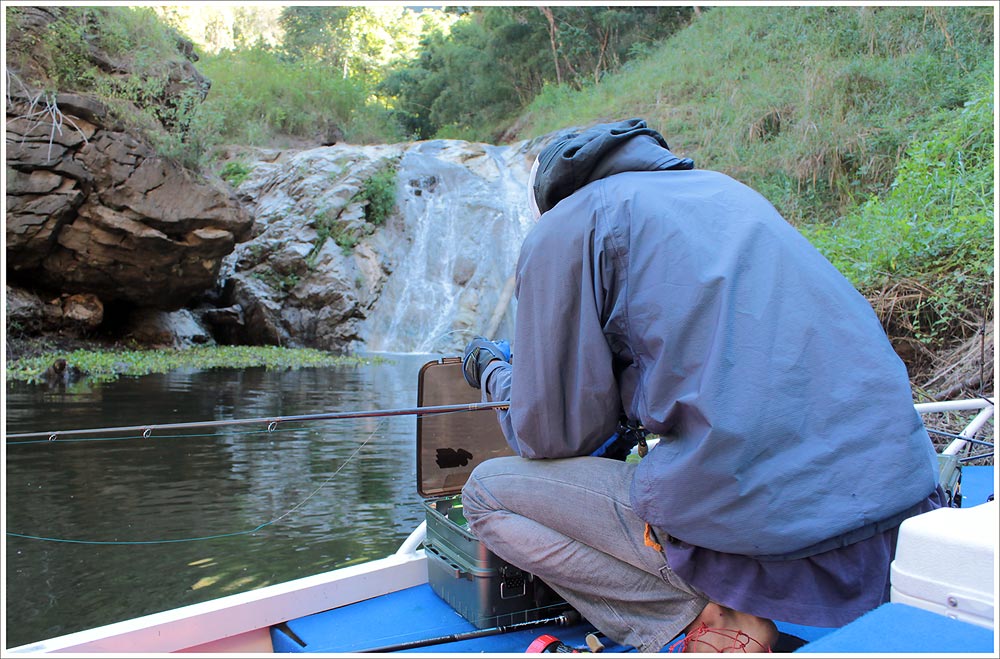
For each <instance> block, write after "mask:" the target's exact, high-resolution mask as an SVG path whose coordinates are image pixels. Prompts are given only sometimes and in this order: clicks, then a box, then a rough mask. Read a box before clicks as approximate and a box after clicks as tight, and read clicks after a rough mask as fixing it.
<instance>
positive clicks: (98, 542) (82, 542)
mask: <svg viewBox="0 0 1000 659" xmlns="http://www.w3.org/2000/svg"><path fill="white" fill-rule="evenodd" d="M384 424H385V419H379V422H378V425H376V426H375V429H374V430H372V432H371V433H370V434H369V435H368V437H367V438H365V440H364V441H363V442H361V444H359V445H358V447H357V448H355V449H354V451H353V452H352V453H351V455H350V456H348V458H347V460H345V461H344V462H343V463H341V465H340V466H339V467H337V470H336V471H334V472H333V473H332V474H330V475H329V476H328V477H327V478H326V479H325V480H324V481H323V482H322V483H320V484H319V485H318V486H317V487H316V488H315V489H313V491H312V492H310V493H309V494H308V495H306V497H305V498H304V499H302V501H299V502H298V503H297V504H295V505H294V506H292V507H291V508H289V509H288V510H286V511H285V512H284V513H282V514H281V515H279V516H278V517H275V518H274V519H272V520H270V521H267V522H264V523H263V524H260V525H259V526H257V527H255V528H252V529H249V530H245V531H232V532H230V533H217V534H214V535H205V536H197V537H192V538H174V539H170V540H73V539H70V538H50V537H45V536H39V535H29V534H26V533H14V532H12V531H7V532H6V534H7V535H8V536H11V537H14V538H24V539H26V540H41V541H45V542H60V543H69V544H79V545H164V544H171V543H178V542H197V541H200V540H215V539H218V538H230V537H233V536H239V535H250V534H253V533H256V532H257V531H260V530H261V529H263V528H265V527H268V526H271V525H272V524H276V523H277V522H280V521H281V520H282V519H284V518H285V517H288V516H289V515H290V514H292V513H293V512H295V511H296V510H298V509H299V508H301V507H302V506H303V505H305V503H306V502H307V501H309V500H310V499H312V498H313V497H314V496H316V494H318V493H319V491H320V490H322V489H323V488H324V487H326V486H327V485H328V484H329V483H330V481H332V480H333V479H334V478H336V477H337V475H338V474H340V472H341V471H343V469H344V467H346V466H347V465H348V464H350V463H351V461H353V460H354V458H355V457H356V456H357V455H358V453H360V452H361V449H363V448H364V447H365V446H367V445H368V443H369V442H370V441H371V440H372V438H373V437H374V436H375V435H376V434H377V433H378V432H379V430H380V429H381V428H382V426H383V425H384Z"/></svg>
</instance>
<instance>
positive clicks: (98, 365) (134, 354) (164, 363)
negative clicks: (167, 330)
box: [7, 346, 385, 383]
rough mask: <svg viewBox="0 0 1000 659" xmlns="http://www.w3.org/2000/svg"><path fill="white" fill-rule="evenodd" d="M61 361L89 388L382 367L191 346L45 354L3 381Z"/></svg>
mask: <svg viewBox="0 0 1000 659" xmlns="http://www.w3.org/2000/svg"><path fill="white" fill-rule="evenodd" d="M58 358H63V359H65V360H66V363H67V364H68V365H69V367H70V368H75V369H78V370H79V372H80V373H81V374H82V375H85V376H87V378H88V380H89V381H90V382H107V381H111V380H115V379H117V378H118V377H121V376H138V375H148V374H150V373H166V372H168V371H172V370H174V369H178V368H195V369H212V368H252V367H261V366H262V367H266V368H269V369H271V368H281V369H289V368H314V367H328V366H341V365H361V364H372V363H376V364H379V363H384V361H385V360H384V359H383V358H381V357H374V358H362V357H344V356H338V355H334V354H332V353H328V352H324V351H322V350H312V349H305V348H279V347H276V346H212V347H205V346H196V347H193V348H189V349H187V350H114V351H110V350H109V351H104V350H97V351H90V350H74V351H73V352H69V353H65V352H47V353H44V354H40V355H36V356H32V357H24V358H21V359H15V360H13V361H9V362H7V381H8V382H10V381H22V382H34V383H38V382H43V381H44V378H43V374H44V373H45V369H47V368H48V367H49V366H50V365H51V364H52V362H53V361H55V360H56V359H58Z"/></svg>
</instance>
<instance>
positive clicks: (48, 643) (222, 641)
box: [6, 523, 427, 655]
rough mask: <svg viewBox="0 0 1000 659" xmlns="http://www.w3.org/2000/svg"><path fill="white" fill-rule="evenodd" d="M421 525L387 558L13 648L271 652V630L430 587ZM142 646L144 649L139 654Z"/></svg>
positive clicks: (16, 650)
mask: <svg viewBox="0 0 1000 659" xmlns="http://www.w3.org/2000/svg"><path fill="white" fill-rule="evenodd" d="M425 529H426V523H421V524H420V526H418V527H417V528H416V529H415V530H414V531H413V533H411V534H410V536H409V538H407V540H406V541H405V542H404V543H403V544H402V545H401V546H400V548H399V550H398V551H397V552H396V553H395V554H392V555H390V556H387V557H385V558H380V559H375V560H372V561H367V562H365V563H361V564H359V565H351V566H348V567H343V568H338V569H335V570H331V571H330V572H324V573H322V574H317V575H313V576H309V577H303V578H301V579H295V580H292V581H286V582H284V583H280V584H274V585H273V586H265V587H263V588H258V589H256V590H252V591H249V592H245V593H238V594H235V595H228V596H225V597H220V598H217V599H213V600H209V601H207V602H200V603H198V604H190V605H188V606H183V607H179V608H176V609H171V610H169V611H163V612H160V613H153V614H150V615H146V616H141V617H138V618H132V619H130V620H123V621H121V622H116V623H111V624H109V625H103V626H101V627H95V628H92V629H87V630H83V631H80V632H74V633H72V634H66V635H64V636H57V637H55V638H51V639H47V640H45V641H40V642H36V643H29V644H27V645H22V646H18V647H15V648H11V649H8V650H6V652H8V653H10V654H18V655H30V654H52V653H77V652H81V653H82V652H96V653H128V654H133V655H134V654H137V653H142V654H146V653H169V652H194V653H217V652H233V653H257V652H264V653H271V652H273V651H274V650H273V647H272V645H271V635H270V627H271V626H272V625H277V624H280V623H283V622H287V621H289V620H294V619H295V618H299V617H302V616H307V615H311V614H313V613H320V612H322V611H327V610H329V609H333V608H336V607H339V606H345V605H347V604H353V603H354V602H360V601H363V600H366V599H369V598H372V597H377V596H379V595H385V594H387V593H391V592H395V591H397V590H402V589H404V588H410V587H411V586H418V585H420V584H424V583H427V559H426V557H425V555H424V550H423V549H417V547H418V546H419V545H420V544H421V543H422V542H423V540H424V535H425ZM139 648H141V650H140V649H139Z"/></svg>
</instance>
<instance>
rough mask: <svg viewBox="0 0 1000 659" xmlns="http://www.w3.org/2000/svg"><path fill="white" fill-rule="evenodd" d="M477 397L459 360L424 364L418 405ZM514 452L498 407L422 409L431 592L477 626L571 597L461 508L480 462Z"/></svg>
mask: <svg viewBox="0 0 1000 659" xmlns="http://www.w3.org/2000/svg"><path fill="white" fill-rule="evenodd" d="M478 402H480V391H479V390H478V389H473V388H472V387H470V386H469V385H468V383H466V381H465V378H464V377H463V375H462V360H461V359H460V358H458V357H444V358H441V359H439V360H437V361H432V362H428V363H426V364H424V366H423V367H422V368H421V369H420V374H419V379H418V384H417V405H418V406H419V407H424V406H438V405H460V404H466V403H478ZM504 455H514V452H513V451H512V450H511V448H510V446H509V445H508V444H507V440H506V439H505V438H504V435H503V431H502V430H501V429H500V424H499V423H498V422H497V415H496V412H495V411H494V410H492V409H486V410H464V411H461V412H450V413H446V414H433V415H431V414H426V415H419V416H418V417H417V491H418V492H419V493H420V495H421V496H422V497H423V498H424V508H425V513H426V518H427V536H426V539H425V540H424V551H425V554H426V555H427V576H428V581H429V582H430V585H431V588H432V589H433V590H434V592H435V593H436V594H437V595H438V596H439V597H441V599H443V600H445V601H446V602H448V604H450V605H451V606H452V607H453V608H454V609H455V610H456V611H457V612H458V613H459V614H461V615H462V617H464V618H465V619H466V620H468V621H469V622H471V623H472V624H473V625H475V626H476V627H477V628H479V629H485V628H487V627H498V626H500V625H510V624H514V623H518V622H529V621H532V620H538V619H540V618H548V617H552V616H556V615H559V614H560V613H562V612H564V611H565V610H566V608H567V605H566V603H565V602H564V601H563V600H562V599H561V598H560V597H559V596H558V595H557V594H556V593H555V592H554V591H553V590H552V589H551V588H549V587H548V586H547V585H546V584H545V583H544V582H543V581H542V580H541V579H539V578H537V577H535V576H534V575H532V574H529V573H527V572H525V571H523V570H521V569H519V568H517V567H515V566H513V565H511V564H510V563H508V562H507V561H504V560H502V559H501V558H500V557H498V556H497V555H496V554H494V553H493V552H491V551H490V550H488V549H487V548H486V547H484V546H483V545H482V544H481V543H480V542H479V540H477V539H476V537H475V536H474V535H473V534H472V533H471V532H470V531H469V529H468V524H467V522H466V520H465V516H464V515H463V514H462V495H461V490H462V486H463V485H465V482H466V481H467V480H468V478H469V474H471V473H472V470H473V469H475V467H476V465H478V464H479V463H481V462H483V461H485V460H488V459H490V458H494V457H499V456H504Z"/></svg>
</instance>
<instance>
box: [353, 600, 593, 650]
mask: <svg viewBox="0 0 1000 659" xmlns="http://www.w3.org/2000/svg"><path fill="white" fill-rule="evenodd" d="M580 620H581V618H580V614H579V613H577V612H576V611H575V610H573V609H570V610H568V611H566V612H564V613H562V614H561V615H558V616H556V617H554V618H542V619H540V620H529V621H528V622H515V623H513V624H510V625H499V626H497V627H487V628H486V629H476V630H474V631H471V632H459V633H457V634H447V635H445V636H436V637H434V638H425V639H421V640H418V641H404V642H402V643H397V644H395V645H383V646H382V647H378V648H369V649H367V650H353V652H397V651H399V650H409V649H411V648H422V647H425V646H428V645H438V644H440V643H451V642H454V641H464V640H466V639H470V638H479V637H481V636H494V635H496V634H506V633H508V632H517V631H521V630H522V629H532V628H534V627H543V626H545V625H563V626H565V627H569V626H570V625H575V624H576V623H578V622H580Z"/></svg>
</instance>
